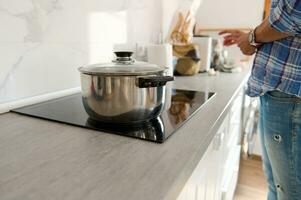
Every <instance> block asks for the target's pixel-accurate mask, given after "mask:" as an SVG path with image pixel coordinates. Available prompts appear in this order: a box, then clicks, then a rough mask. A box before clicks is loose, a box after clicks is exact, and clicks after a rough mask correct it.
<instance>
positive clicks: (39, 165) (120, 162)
mask: <svg viewBox="0 0 301 200" xmlns="http://www.w3.org/2000/svg"><path fill="white" fill-rule="evenodd" d="M248 75H249V68H245V69H244V70H243V71H242V72H241V73H234V74H227V73H220V74H219V75H218V76H215V77H210V76H208V75H207V74H199V75H197V76H192V77H176V81H175V82H174V83H173V84H174V87H175V88H177V89H189V90H197V91H212V92H216V93H217V94H216V96H215V97H214V98H213V99H212V100H211V101H209V102H208V103H207V104H206V105H205V106H203V108H202V109H201V110H200V111H199V112H198V113H197V114H195V115H194V116H193V117H192V118H191V119H190V120H189V121H188V122H187V123H186V124H185V125H184V126H182V127H181V128H180V129H179V130H178V131H177V132H176V133H174V134H173V135H172V136H171V137H170V138H169V139H168V140H167V141H166V142H164V143H163V144H157V143H152V142H147V141H142V140H137V139H132V138H127V137H122V136H118V135H113V134H107V133H101V132H97V131H93V130H87V129H83V128H79V127H75V126H70V125H65V124H61V123H56V122H51V121H47V120H42V119H37V118H32V117H27V116H22V115H18V114H15V113H6V114H2V115H0V127H1V129H0V199H1V200H8V199H30V200H35V199H37V200H39V199H64V200H69V199H70V200H71V199H72V200H74V199H78V200H82V199H85V200H96V199H103V200H115V199H116V200H117V199H126V200H127V199H129V200H141V199H143V200H157V199H158V200H161V199H167V200H174V199H177V198H178V196H179V195H180V193H181V191H182V189H183V188H184V186H185V184H186V182H187V181H188V179H189V178H190V176H191V174H192V173H193V171H194V170H195V168H196V166H197V165H198V163H199V162H200V161H201V160H202V158H203V156H204V154H205V153H206V151H207V149H208V147H209V145H210V144H211V143H212V141H213V139H214V138H215V136H216V133H217V132H218V130H219V129H220V126H221V125H222V123H223V122H224V119H225V118H226V116H227V114H228V113H229V112H230V110H231V105H232V103H233V101H234V99H235V98H236V96H237V95H238V93H239V92H240V91H241V89H242V87H243V86H244V85H245V83H246V80H247V77H248Z"/></svg>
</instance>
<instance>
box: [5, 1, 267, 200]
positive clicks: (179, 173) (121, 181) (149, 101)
mask: <svg viewBox="0 0 301 200" xmlns="http://www.w3.org/2000/svg"><path fill="white" fill-rule="evenodd" d="M269 4H270V1H269V0H243V1H241V0H227V1H218V0H182V1H180V0H110V1H105V0H89V1H85V0H0V27H1V28H0V69H1V70H0V199H1V200H19V199H20V200H25V199H26V200H41V199H55V200H82V199H85V200H99V199H101V200H142V199H143V200H233V199H235V200H249V199H258V200H259V199H267V193H268V184H267V183H266V178H265V175H264V173H263V169H262V148H261V143H260V139H259V138H260V137H259V129H258V123H259V99H258V98H253V97H249V96H248V95H247V94H246V91H247V87H248V79H249V77H250V75H251V70H252V66H253V61H254V57H255V56H254V55H246V54H244V53H242V52H241V51H240V48H239V47H238V46H239V45H232V46H231V45H228V44H227V43H226V40H227V36H226V37H224V36H223V33H222V31H225V30H228V31H230V32H231V31H233V30H239V31H241V32H242V33H246V34H248V37H249V41H250V44H251V45H252V34H253V33H254V30H255V27H257V26H258V25H259V24H260V23H261V22H262V21H263V20H264V19H265V18H266V17H267V16H268V15H269V14H268V13H267V12H268V10H269V9H267V8H268V7H269ZM246 13H247V14H246ZM254 34H255V33H254ZM254 38H255V36H254ZM231 41H232V42H233V44H234V43H235V42H234V39H232V40H231ZM231 41H230V42H231ZM254 41H255V39H254Z"/></svg>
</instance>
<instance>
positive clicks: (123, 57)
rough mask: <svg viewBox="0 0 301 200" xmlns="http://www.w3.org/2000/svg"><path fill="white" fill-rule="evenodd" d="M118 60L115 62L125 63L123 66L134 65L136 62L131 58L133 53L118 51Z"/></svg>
mask: <svg viewBox="0 0 301 200" xmlns="http://www.w3.org/2000/svg"><path fill="white" fill-rule="evenodd" d="M114 53H115V55H116V57H117V58H116V60H115V61H114V62H117V63H123V64H132V63H133V62H134V60H133V59H132V58H131V57H132V55H133V53H134V52H132V51H116V52H114Z"/></svg>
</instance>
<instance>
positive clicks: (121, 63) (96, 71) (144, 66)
mask: <svg viewBox="0 0 301 200" xmlns="http://www.w3.org/2000/svg"><path fill="white" fill-rule="evenodd" d="M115 54H116V57H117V58H116V60H113V61H112V62H111V63H99V64H93V65H87V66H83V67H80V68H79V69H78V70H79V71H80V72H81V73H84V74H90V75H111V76H112V75H113V76H136V75H150V74H156V73H159V72H163V71H164V70H166V68H164V67H159V66H157V65H155V64H150V63H146V62H137V61H135V60H134V59H132V58H131V56H132V54H133V52H115Z"/></svg>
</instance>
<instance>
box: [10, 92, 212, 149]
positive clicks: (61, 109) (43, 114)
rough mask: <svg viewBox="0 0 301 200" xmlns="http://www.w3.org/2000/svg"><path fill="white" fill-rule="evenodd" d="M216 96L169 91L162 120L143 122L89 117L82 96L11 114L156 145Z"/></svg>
mask: <svg viewBox="0 0 301 200" xmlns="http://www.w3.org/2000/svg"><path fill="white" fill-rule="evenodd" d="M214 95H215V93H212V92H201V91H191V90H178V89H172V90H167V92H166V101H165V106H164V110H163V112H162V113H161V114H160V115H159V117H157V118H155V119H152V120H150V121H147V122H143V123H138V124H137V123H135V124H118V123H117V124H116V123H114V124H110V123H103V122H100V121H95V120H93V119H91V118H89V116H88V114H87V113H86V111H85V109H84V106H83V104H82V96H81V94H80V93H78V94H74V95H70V96H66V97H62V98H59V99H54V100H49V101H46V102H43V103H39V104H35V105H31V106H26V107H23V108H19V109H15V110H12V112H15V113H19V114H23V115H27V116H31V117H37V118H42V119H46V120H51V121H55V122H60V123H65V124H69V125H74V126H79V127H83V128H88V129H93V130H97V131H101V132H102V133H103V132H106V133H112V134H118V135H123V136H128V137H133V138H138V139H143V140H148V141H152V142H157V143H163V142H164V141H165V140H166V139H167V138H168V137H169V136H171V135H172V134H173V133H175V132H176V131H177V130H178V129H179V128H180V127H181V126H182V125H184V124H185V122H187V120H189V119H190V118H191V117H192V116H193V115H194V114H195V113H196V112H198V111H199V110H200V109H201V107H202V106H203V105H205V103H206V102H208V100H210V99H212V97H213V96H214Z"/></svg>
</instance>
